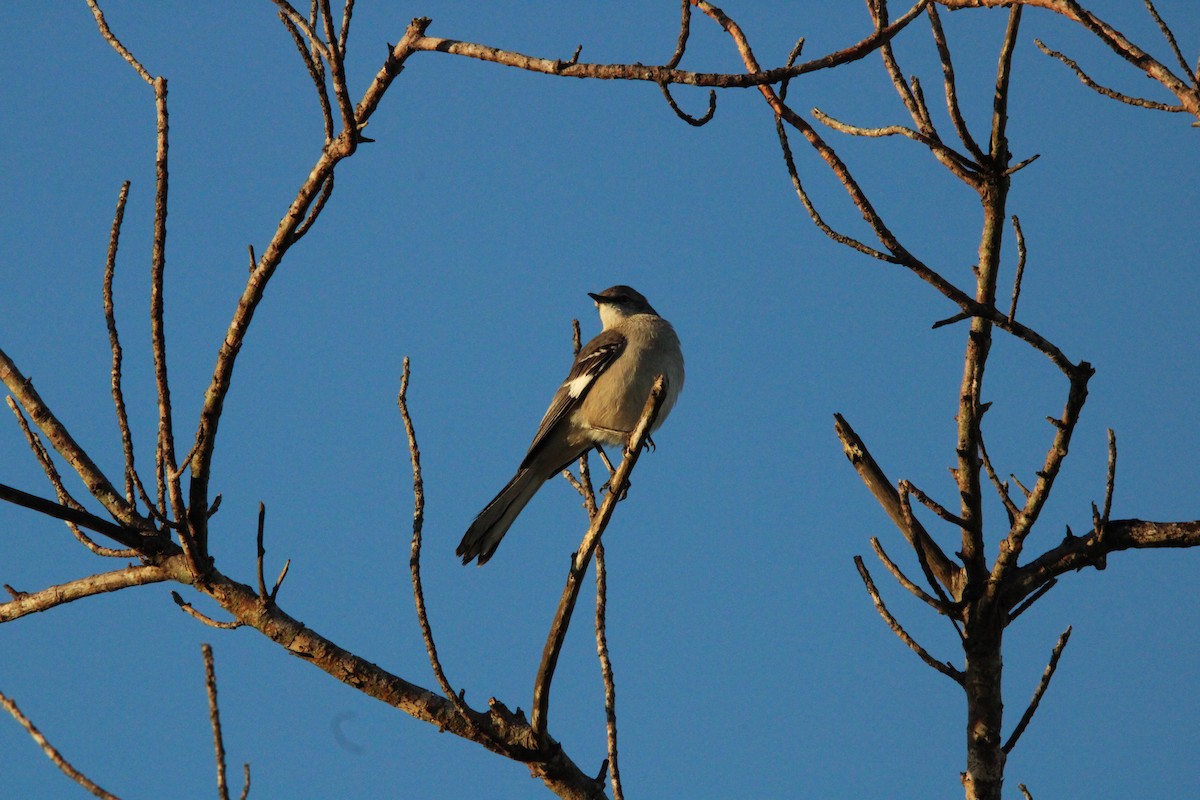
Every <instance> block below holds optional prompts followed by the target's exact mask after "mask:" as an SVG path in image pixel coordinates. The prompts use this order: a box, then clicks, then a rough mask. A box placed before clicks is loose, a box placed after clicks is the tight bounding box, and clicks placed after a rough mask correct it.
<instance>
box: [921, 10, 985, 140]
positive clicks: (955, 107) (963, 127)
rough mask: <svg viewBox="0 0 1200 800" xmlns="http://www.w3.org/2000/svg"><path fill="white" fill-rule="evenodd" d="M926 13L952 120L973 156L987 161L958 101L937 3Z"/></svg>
mask: <svg viewBox="0 0 1200 800" xmlns="http://www.w3.org/2000/svg"><path fill="white" fill-rule="evenodd" d="M925 13H926V15H927V16H928V17H929V27H930V29H931V30H932V31H933V41H934V44H935V45H936V46H937V51H938V58H939V59H940V60H941V62H942V83H943V84H944V88H945V92H946V109H947V110H948V111H949V112H950V121H951V123H953V124H954V130H955V132H956V133H957V134H958V138H959V140H960V141H962V143H963V146H964V147H966V148H967V151H968V152H970V154H971V156H972V157H973V158H974V159H975V160H976V161H977V162H979V163H983V162H984V161H985V156H984V154H983V151H982V150H981V149H980V148H979V145H978V144H977V143H976V142H975V138H974V137H973V136H971V131H970V130H969V129H968V128H967V122H966V120H965V119H963V115H962V108H961V106H960V105H959V103H958V87H957V85H956V84H955V80H954V64H953V62H951V60H950V47H949V45H947V44H946V33H945V31H943V30H942V21H941V19H940V18H939V17H938V13H937V5H936V4H934V3H931V4H930V5H929V7H928V8H926V9H925Z"/></svg>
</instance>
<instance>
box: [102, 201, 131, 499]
mask: <svg viewBox="0 0 1200 800" xmlns="http://www.w3.org/2000/svg"><path fill="white" fill-rule="evenodd" d="M128 198H129V181H125V183H123V184H121V191H120V193H119V194H118V195H117V210H116V211H115V212H114V213H113V223H112V231H111V232H110V233H109V236H108V256H107V257H106V258H105V261H104V289H103V295H104V322H105V325H106V326H107V327H108V343H109V346H110V348H111V349H112V396H113V407H114V408H115V409H116V412H117V426H118V428H119V429H120V432H121V451H122V452H123V453H124V454H125V499H126V501H128V502H129V504H130V505H133V504H134V488H133V481H134V478H135V477H136V475H137V473H136V471H135V470H134V466H133V434H132V433H131V432H130V430H129V416H128V414H127V413H126V411H125V395H124V392H122V391H121V339H120V337H119V336H118V335H117V315H116V311H115V309H114V305H113V277H114V276H115V275H116V270H117V248H118V246H119V245H120V241H121V223H122V222H123V221H124V219H125V201H126V200H127V199H128Z"/></svg>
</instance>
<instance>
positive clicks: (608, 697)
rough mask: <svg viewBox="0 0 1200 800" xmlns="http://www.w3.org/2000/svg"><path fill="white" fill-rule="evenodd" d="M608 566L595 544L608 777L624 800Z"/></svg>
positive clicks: (616, 794) (615, 796) (599, 545)
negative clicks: (610, 641)
mask: <svg viewBox="0 0 1200 800" xmlns="http://www.w3.org/2000/svg"><path fill="white" fill-rule="evenodd" d="M607 616H608V567H607V566H606V565H605V563H604V544H603V543H602V542H597V543H596V654H597V655H598V656H599V657H600V677H601V678H602V680H603V681H604V720H605V725H604V728H605V731H606V732H607V740H608V774H609V779H610V781H611V783H612V790H613V800H624V798H625V790H624V789H623V788H622V787H621V768H620V764H619V762H618V759H617V685H616V681H615V680H614V679H613V668H612V659H611V658H610V657H609V654H608V632H607V624H608V623H607Z"/></svg>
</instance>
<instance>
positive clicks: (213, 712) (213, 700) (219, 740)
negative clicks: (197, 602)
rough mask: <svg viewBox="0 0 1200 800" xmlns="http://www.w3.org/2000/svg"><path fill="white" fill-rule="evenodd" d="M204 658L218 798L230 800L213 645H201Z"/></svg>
mask: <svg viewBox="0 0 1200 800" xmlns="http://www.w3.org/2000/svg"><path fill="white" fill-rule="evenodd" d="M200 652H201V653H202V654H203V656H204V688H205V690H206V691H207V693H208V719H209V722H210V723H211V725H212V732H213V751H214V753H215V754H216V758H217V796H218V797H219V798H220V800H229V783H228V781H227V780H226V779H225V737H224V736H222V735H221V709H220V707H219V706H218V705H217V671H216V668H215V667H214V666H213V654H212V645H210V644H202V645H200Z"/></svg>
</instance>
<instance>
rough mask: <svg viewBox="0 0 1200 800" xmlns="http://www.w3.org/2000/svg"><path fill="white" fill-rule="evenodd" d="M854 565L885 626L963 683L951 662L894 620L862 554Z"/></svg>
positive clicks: (940, 668) (944, 671) (933, 665)
mask: <svg viewBox="0 0 1200 800" xmlns="http://www.w3.org/2000/svg"><path fill="white" fill-rule="evenodd" d="M854 566H856V567H857V568H858V574H859V576H861V577H862V581H863V585H864V586H866V588H867V594H869V595H870V596H871V602H872V603H874V604H875V610H876V611H878V612H879V616H881V617H883V621H884V622H886V623H887V626H888V627H889V628H891V629H892V633H894V634H896V636H897V637H899V639H900V641H902V642H904V643H905V644H906V645H908V648H909V649H910V650H912V651H913V652H914V653H916V654H917V655H918V656H919V657H920V659H921V660H922V661H924V662H925V663H926V664H928V665H929V666H931V667H933V668H934V669H935V670H937V671H938V672H940V673H942V674H943V675H945V676H946V677H947V678H949V679H950V680H952V681H954V682H955V683H957V684H958V685H960V686H961V685H963V674H962V672H960V671H959V670H958V669H957V668H955V667H954V665H953V664H948V663H946V662H944V661H938V660H937V659H936V658H934V657H933V656H931V655H929V653H928V651H926V650H925V648H924V647H921V645H919V644H917V642H916V640H915V639H913V638H912V637H911V636H909V635H908V631H906V630H904V628H903V626H901V625H900V623H899V622H898V621H896V618H895V617H894V616H892V612H890V611H888V609H887V606H886V605H884V603H883V598H882V597H880V595H879V589H877V588H875V582H874V581H873V580H871V573H870V572H869V571H867V566H866V564H864V563H863V560H862V556H855V557H854Z"/></svg>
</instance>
